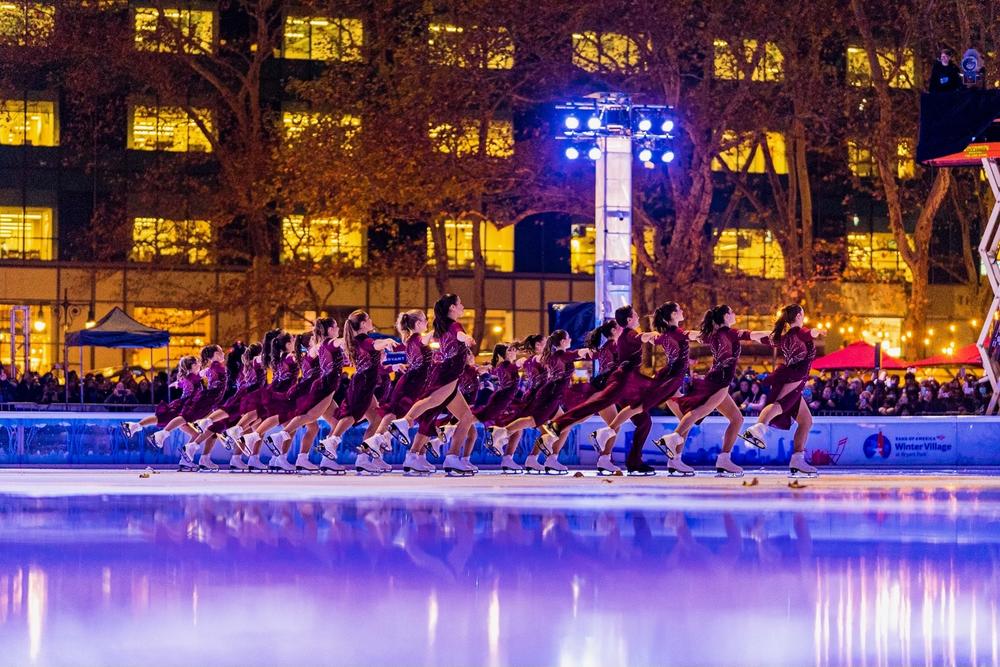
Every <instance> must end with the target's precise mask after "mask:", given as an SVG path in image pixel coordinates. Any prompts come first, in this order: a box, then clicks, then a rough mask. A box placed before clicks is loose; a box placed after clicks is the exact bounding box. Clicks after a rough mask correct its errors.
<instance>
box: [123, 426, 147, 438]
mask: <svg viewBox="0 0 1000 667" xmlns="http://www.w3.org/2000/svg"><path fill="white" fill-rule="evenodd" d="M121 428H122V435H124V436H125V439H126V440H128V439H130V438H131V437H132V436H134V435H136V434H137V433H142V425H140V424H139V422H121Z"/></svg>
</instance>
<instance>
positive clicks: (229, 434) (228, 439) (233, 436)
mask: <svg viewBox="0 0 1000 667" xmlns="http://www.w3.org/2000/svg"><path fill="white" fill-rule="evenodd" d="M242 436H243V429H242V428H241V427H239V426H230V427H229V428H227V429H226V430H225V431H223V432H222V433H221V434H220V435H219V438H220V439H221V440H222V444H223V445H225V447H226V449H228V450H229V451H236V450H241V451H242V449H243V443H242V442H240V438H241V437H242ZM243 453H244V454H246V452H243ZM247 455H248V456H249V454H247Z"/></svg>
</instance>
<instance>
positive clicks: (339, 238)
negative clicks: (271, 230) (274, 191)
mask: <svg viewBox="0 0 1000 667" xmlns="http://www.w3.org/2000/svg"><path fill="white" fill-rule="evenodd" d="M281 238H282V244H281V258H282V259H283V260H285V261H288V260H290V259H299V260H304V261H313V262H318V261H322V260H327V259H329V260H334V261H339V262H343V263H344V264H347V265H348V266H355V267H360V266H362V265H363V264H364V262H365V255H366V250H367V244H366V242H365V230H364V228H363V227H362V226H361V225H351V224H349V223H347V222H345V221H344V220H341V219H340V218H316V217H306V216H304V215H290V216H287V217H286V218H284V220H282V224H281Z"/></svg>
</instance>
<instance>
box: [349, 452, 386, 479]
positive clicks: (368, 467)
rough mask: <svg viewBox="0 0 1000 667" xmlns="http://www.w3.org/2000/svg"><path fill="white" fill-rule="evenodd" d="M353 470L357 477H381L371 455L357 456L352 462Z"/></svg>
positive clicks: (380, 472)
mask: <svg viewBox="0 0 1000 667" xmlns="http://www.w3.org/2000/svg"><path fill="white" fill-rule="evenodd" d="M354 470H356V471H357V473H358V474H359V475H381V474H382V468H381V467H379V466H378V464H376V463H375V458H374V457H373V456H372V455H371V454H358V458H357V460H355V461H354Z"/></svg>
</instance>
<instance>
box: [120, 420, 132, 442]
mask: <svg viewBox="0 0 1000 667" xmlns="http://www.w3.org/2000/svg"><path fill="white" fill-rule="evenodd" d="M118 428H120V429H121V432H122V435H123V436H124V437H125V439H126V440H131V439H132V432H131V431H129V428H128V425H127V424H126V423H125V422H119V423H118Z"/></svg>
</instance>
